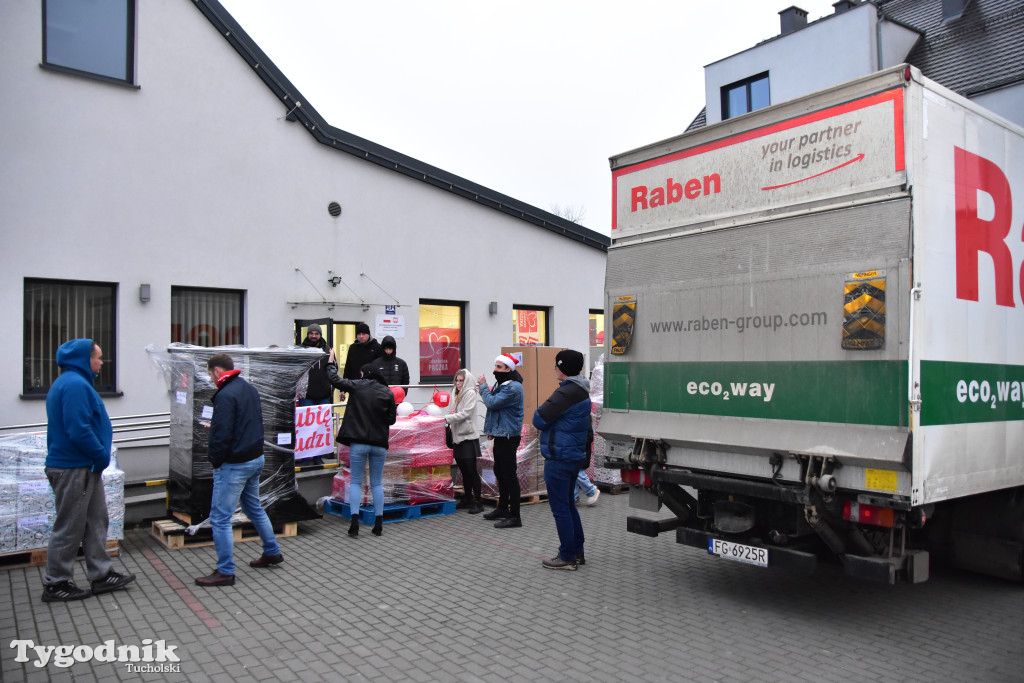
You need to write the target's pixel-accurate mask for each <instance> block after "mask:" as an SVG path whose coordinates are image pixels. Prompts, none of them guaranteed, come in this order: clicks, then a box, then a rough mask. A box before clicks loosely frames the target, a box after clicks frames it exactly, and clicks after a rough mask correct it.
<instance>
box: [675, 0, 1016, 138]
mask: <svg viewBox="0 0 1024 683" xmlns="http://www.w3.org/2000/svg"><path fill="white" fill-rule="evenodd" d="M869 1H870V2H871V3H872V4H874V5H875V6H876V7H878V8H879V9H880V10H881V12H882V14H883V15H884V16H885V18H886V19H887V20H889V21H894V22H896V23H899V24H900V25H902V26H906V27H907V28H911V29H914V30H916V31H918V32H920V33H921V34H922V36H923V37H922V38H921V39H920V40H918V41H917V44H916V45H915V46H914V48H913V49H912V50H911V51H910V54H909V55H907V57H906V62H907V63H909V64H912V65H913V66H916V67H917V68H918V69H920V70H921V73H922V74H924V75H925V76H926V77H927V78H930V79H931V80H933V81H935V82H936V83H939V84H941V85H943V86H945V87H947V88H949V89H950V90H954V91H956V92H958V93H960V94H961V95H963V96H965V97H974V96H976V95H980V94H982V93H984V92H988V91H990V90H995V89H997V88H1002V87H1005V86H1007V85H1013V84H1015V83H1024V39H1022V37H1024V3H1022V2H1021V0H970V2H968V4H967V7H966V8H965V9H964V12H963V14H962V15H961V16H960V17H959V18H957V19H953V20H951V21H950V22H948V23H944V22H943V20H942V0H869ZM833 16H835V15H834V14H829V15H826V16H824V17H822V18H821V19H817V20H816V21H813V22H811V24H814V23H817V22H818V21H824V20H826V19H829V18H831V17H833ZM811 24H808V26H810V25H811ZM801 30H802V29H801ZM784 37H785V36H781V35H779V36H775V37H773V38H769V39H768V40H766V41H763V42H768V41H770V40H779V39H781V38H784ZM759 44H760V43H759ZM706 111H707V109H706V108H705V109H702V110H701V112H700V113H699V114H698V115H697V117H696V118H695V119H694V120H693V122H692V123H691V124H690V125H689V126H688V127H687V128H686V132H689V131H691V130H694V129H696V128H703V127H704V126H705V125H707V122H706V120H705V114H706Z"/></svg>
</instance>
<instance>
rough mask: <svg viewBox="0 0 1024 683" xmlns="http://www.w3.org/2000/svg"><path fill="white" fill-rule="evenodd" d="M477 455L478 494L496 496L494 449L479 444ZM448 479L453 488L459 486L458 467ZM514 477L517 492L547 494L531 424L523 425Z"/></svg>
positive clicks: (454, 468) (491, 444) (541, 464)
mask: <svg viewBox="0 0 1024 683" xmlns="http://www.w3.org/2000/svg"><path fill="white" fill-rule="evenodd" d="M480 450H481V456H480V457H479V458H477V461H476V468H477V471H478V472H479V473H480V484H481V492H482V493H483V494H484V495H485V496H491V497H497V495H498V483H497V480H496V479H495V477H494V446H493V442H492V441H489V440H486V439H485V440H482V441H481V442H480ZM451 469H452V477H453V481H454V484H455V486H462V475H461V474H460V473H459V471H458V467H453V468H451ZM516 474H517V475H518V478H519V493H520V495H523V496H532V495H534V494H538V493H547V487H546V486H545V485H544V456H542V455H541V454H540V439H539V438H538V432H537V430H536V429H534V427H533V426H532V425H529V424H524V425H523V431H522V439H521V441H520V442H519V449H518V450H516Z"/></svg>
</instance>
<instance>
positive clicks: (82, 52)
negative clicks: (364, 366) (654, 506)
mask: <svg viewBox="0 0 1024 683" xmlns="http://www.w3.org/2000/svg"><path fill="white" fill-rule="evenodd" d="M0 52H2V54H3V57H4V59H3V60H2V62H3V63H2V64H0V83H3V86H4V91H5V95H4V100H5V102H6V103H7V105H8V106H6V107H4V108H3V111H2V113H0V147H2V149H3V150H4V154H3V161H2V162H0V163H2V164H3V170H4V173H3V178H4V182H3V183H0V205H2V206H3V207H4V215H3V219H2V228H0V230H2V246H3V248H2V251H0V283H2V287H0V310H3V311H5V312H6V314H7V315H8V316H9V317H10V318H11V319H14V320H16V321H18V324H14V325H7V326H5V327H4V328H3V330H0V339H2V340H3V342H4V345H5V346H6V347H7V348H10V349H14V350H16V353H18V357H17V358H16V359H12V361H11V362H9V363H7V364H5V366H4V367H3V369H0V388H2V390H3V391H2V395H0V406H2V408H0V414H2V415H3V416H4V417H3V419H2V420H0V425H2V426H11V425H25V424H37V423H42V422H45V419H46V418H45V408H44V402H43V401H42V400H40V399H42V398H44V397H45V395H46V390H47V388H48V387H49V385H50V383H52V381H53V379H54V377H55V376H56V367H55V365H54V362H53V354H54V352H55V350H56V348H57V346H59V344H60V343H62V342H63V341H66V340H67V339H69V338H74V337H85V336H87V337H92V338H94V339H95V340H96V341H97V342H98V343H99V344H100V345H101V346H102V347H103V351H104V359H105V360H106V365H105V367H104V370H103V372H102V373H101V375H100V377H99V378H98V379H97V381H96V386H97V389H98V390H100V391H101V393H102V394H103V395H104V398H105V401H106V404H107V409H108V412H109V413H110V414H111V416H114V417H126V416H136V417H135V418H132V421H135V422H140V421H142V422H145V421H146V420H148V419H149V418H147V417H137V416H149V415H158V414H161V413H166V412H167V411H168V408H169V395H168V387H167V386H166V384H165V382H164V380H163V378H162V377H161V375H160V374H159V372H158V370H157V367H156V366H155V364H154V363H153V362H152V361H151V360H150V358H149V356H148V354H147V353H146V351H145V349H146V348H147V347H148V346H151V345H152V346H154V347H156V348H163V347H166V346H167V345H168V344H169V343H171V342H175V341H181V342H185V343H192V344H201V345H222V344H242V345H245V346H252V347H261V346H270V345H280V346H286V345H289V344H292V343H295V341H296V338H297V336H298V337H301V336H302V334H303V333H304V330H305V326H306V325H308V323H309V322H310V321H318V322H320V323H321V326H322V327H324V329H325V331H326V333H327V334H328V335H329V336H330V338H331V340H332V342H333V343H334V345H335V347H336V348H338V350H339V351H340V352H343V351H344V349H345V347H346V344H347V343H349V342H350V341H351V339H352V337H353V336H354V326H355V324H356V323H357V322H365V323H367V324H368V325H369V326H370V327H371V329H373V330H374V331H375V332H376V333H377V335H376V336H377V337H378V339H379V338H380V336H381V334H383V333H388V334H391V335H392V336H394V337H395V338H396V340H397V346H398V355H399V356H400V357H402V358H404V359H405V360H406V361H407V363H408V365H409V369H410V373H411V382H412V383H413V384H427V385H432V384H438V385H441V386H443V385H446V384H449V383H450V378H451V375H452V374H453V373H454V372H455V370H456V369H457V368H458V367H459V366H465V367H469V368H470V369H471V370H472V371H473V372H474V373H476V374H480V373H488V374H489V372H490V370H491V367H492V363H493V359H494V356H495V355H496V353H497V352H498V350H499V349H500V348H501V347H502V346H509V345H512V344H513V343H518V342H521V343H528V344H547V345H556V346H566V347H573V348H577V349H581V350H587V349H588V347H589V346H591V344H592V343H593V342H592V337H593V336H594V333H595V331H601V332H603V318H602V316H601V312H600V309H601V307H602V298H603V296H602V289H603V280H604V263H605V256H606V250H607V244H608V239H607V238H606V237H605V236H603V235H600V234H598V233H595V232H592V231H590V230H587V229H585V228H583V227H581V226H579V225H576V224H574V223H571V222H568V221H565V220H563V219H561V218H559V217H557V216H554V215H552V214H550V213H548V212H546V211H543V210H541V209H538V208H536V207H533V206H529V205H527V204H525V203H523V202H519V201H517V200H515V199H514V198H511V197H507V196H505V195H502V194H501V193H499V192H497V191H494V190H492V189H490V188H486V187H483V186H480V185H477V184H475V183H473V182H472V181H469V180H467V179H464V178H460V177H458V176H455V175H453V174H450V173H447V172H445V171H444V170H442V169H439V168H436V167H434V166H431V165H429V164H427V163H424V162H422V161H419V160H417V159H413V158H410V157H407V156H405V155H402V154H401V153H399V152H396V151H394V150H390V149H387V148H385V147H382V146H380V145H377V144H375V143H373V142H372V141H369V140H365V139H361V138H358V137H357V136H354V135H351V134H349V133H347V132H346V131H343V130H340V129H337V128H334V127H333V126H331V125H330V124H329V123H328V122H326V121H324V120H323V119H322V118H321V117H320V115H319V114H318V113H317V111H316V110H315V107H314V106H313V104H312V103H309V102H306V101H305V100H304V98H303V97H302V95H301V93H299V92H298V91H297V90H296V89H295V88H294V86H292V85H291V83H290V82H289V81H288V79H287V77H286V76H285V75H284V74H282V73H281V72H280V71H279V70H278V69H277V68H276V66H275V65H274V64H273V63H272V62H271V61H270V60H269V59H267V57H266V55H265V54H263V52H262V51H261V50H260V48H259V46H257V45H256V44H255V43H254V42H253V41H252V40H251V39H250V38H249V37H248V36H247V35H246V34H245V32H244V30H242V28H241V27H240V26H239V25H238V24H237V23H236V22H235V21H234V19H233V18H232V17H231V16H230V14H229V13H228V12H227V11H226V10H225V9H224V8H223V7H222V6H221V5H220V4H219V3H218V2H216V0H195V1H193V0H153V1H147V2H145V3H143V2H138V0H98V1H97V2H94V3H80V2H75V1H73V0H47V1H46V2H43V3H39V2H30V1H29V0H16V1H15V2H8V3H3V5H2V7H0ZM510 244H514V245H515V247H514V248H510V247H509V246H508V245H510ZM597 328H600V330H597ZM342 355H343V353H342ZM411 398H415V397H411ZM427 398H429V394H426V395H425V396H424V397H423V400H424V401H425V400H426V399H427ZM158 419H159V418H154V420H156V421H158ZM0 433H2V432H0ZM165 433H166V432H165ZM139 436H140V438H138V440H134V438H135V437H132V436H131V435H127V434H119V435H115V438H116V439H119V441H120V443H119V448H120V452H121V461H122V467H123V468H124V469H125V471H126V473H127V475H128V480H129V481H132V480H141V479H145V478H150V477H159V476H161V475H163V474H165V473H166V465H167V463H166V453H167V446H166V439H160V438H154V437H158V431H153V430H151V431H146V430H140V435H139Z"/></svg>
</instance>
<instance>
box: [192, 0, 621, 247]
mask: <svg viewBox="0 0 1024 683" xmlns="http://www.w3.org/2000/svg"><path fill="white" fill-rule="evenodd" d="M194 1H195V5H196V7H197V8H198V9H199V11H200V12H202V13H203V15H204V16H205V17H206V18H207V19H208V20H209V21H210V23H211V24H213V26H214V27H215V28H216V29H217V30H218V31H219V32H220V34H221V35H222V36H224V38H225V39H226V40H227V41H228V43H229V44H230V45H231V46H232V47H233V48H234V49H235V51H236V52H238V54H239V55H241V56H242V58H243V59H245V61H246V62H247V63H248V64H249V66H250V67H252V69H253V70H254V71H255V72H256V74H257V75H258V76H259V77H260V79H261V80H262V81H263V82H264V83H265V84H266V85H267V87H268V88H270V90H271V92H273V93H274V95H275V96H276V97H277V98H278V99H279V100H280V101H281V102H282V106H283V107H284V109H285V111H286V112H287V114H288V116H287V119H288V120H289V121H297V122H299V123H301V124H302V125H303V126H305V128H306V130H308V131H309V133H310V134H311V135H312V136H313V138H314V139H315V140H316V141H317V142H320V143H322V144H324V145H327V146H328V147H332V148H334V149H337V150H340V151H342V152H346V153H348V154H351V155H353V156H356V157H359V158H360V159H365V160H366V161H370V162H372V163H375V164H377V165H379V166H383V167H384V168H388V169H391V170H393V171H396V172H398V173H401V174H403V175H405V176H408V177H410V178H413V179H415V180H419V181H422V182H425V183H427V184H429V185H433V186H434V187H436V188H438V189H441V190H444V191H446V192H451V193H452V194H455V195H458V196H460V197H463V198H465V199H469V200H471V201H474V202H477V203H478V204H483V205H484V206H487V207H490V208H492V209H496V210H498V211H501V212H502V213H505V214H508V215H509V216H513V217H515V218H518V219H520V220H523V221H526V222H528V223H532V224H534V225H537V226H540V227H542V228H545V229H547V230H550V231H551V232H554V233H557V234H559V235H563V236H565V237H568V238H570V239H573V240H576V241H577V242H582V243H583V244H586V245H587V246H590V247H594V248H596V249H600V250H602V251H607V250H608V245H609V244H611V238H610V237H608V236H606V235H602V234H601V233H598V232H594V231H593V230H590V229H588V228H584V227H583V226H581V225H578V224H576V223H573V222H572V221H568V220H566V219H564V218H561V217H560V216H556V215H555V214H553V213H550V212H547V211H544V210H543V209H539V208H537V207H535V206H533V205H531V204H527V203H525V202H522V201H519V200H518V199H514V198H512V197H509V196H508V195H504V194H501V193H500V192H496V191H494V190H492V189H490V188H487V187H484V186H483V185H478V184H477V183H474V182H472V181H470V180H466V179H465V178H462V177H460V176H457V175H455V174H453V173H449V172H448V171H445V170H442V169H440V168H437V167H436V166H431V165H430V164H427V163H424V162H422V161H420V160H418V159H414V158H412V157H410V156H406V155H405V154H401V153H400V152H396V151H395V150H393V149H389V148H387V147H384V146H383V145H378V144H377V143H375V142H372V141H370V140H367V139H365V138H361V137H359V136H358V135H353V134H352V133H349V132H347V131H344V130H341V129H340V128H335V127H334V126H331V125H330V124H328V123H327V121H326V120H324V118H323V117H322V116H320V114H319V112H317V110H316V109H314V108H313V105H311V104H310V103H309V102H308V101H307V100H306V98H304V97H303V96H302V93H300V92H299V91H298V89H297V88H296V87H295V86H294V85H293V84H292V83H291V81H289V80H288V79H287V78H286V77H285V75H284V74H283V73H282V72H281V70H280V69H278V68H277V66H276V65H275V64H274V63H273V62H272V61H271V60H270V58H269V57H267V55H266V53H264V52H263V50H261V49H260V47H259V45H257V44H256V43H255V42H254V41H253V39H252V38H251V37H250V36H249V34H247V33H246V32H245V31H244V30H243V29H242V27H241V26H240V25H239V24H238V22H237V21H235V19H234V17H232V16H231V13H230V12H228V11H227V10H226V9H225V8H224V6H223V5H221V4H220V2H218V1H217V0H194Z"/></svg>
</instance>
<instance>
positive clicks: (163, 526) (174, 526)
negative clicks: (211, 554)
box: [150, 513, 299, 550]
mask: <svg viewBox="0 0 1024 683" xmlns="http://www.w3.org/2000/svg"><path fill="white" fill-rule="evenodd" d="M175 514H177V513H175ZM273 526H274V535H275V536H277V537H278V538H291V537H292V536H295V535H297V534H298V533H299V524H298V522H287V523H285V524H275V525H273ZM150 532H151V533H152V534H153V537H154V538H155V539H156V540H158V541H160V542H161V543H163V544H164V547H166V548H167V549H168V550H181V549H182V548H205V547H207V546H211V545H213V533H212V532H211V531H210V529H209V528H204V529H200V530H199V531H197V532H196V533H195V535H190V534H189V533H188V525H187V524H182V523H181V522H180V521H178V520H175V519H156V520H153V526H152V527H151V529H150ZM231 536H232V538H233V539H234V542H235V543H242V542H244V541H258V540H260V535H259V534H258V533H257V532H256V529H255V527H253V526H252V524H251V523H248V522H247V523H245V524H240V525H236V526H233V527H231Z"/></svg>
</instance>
